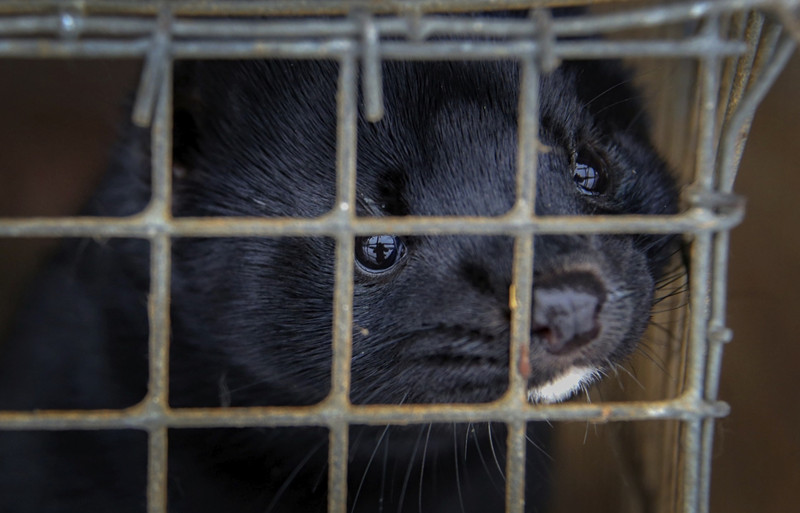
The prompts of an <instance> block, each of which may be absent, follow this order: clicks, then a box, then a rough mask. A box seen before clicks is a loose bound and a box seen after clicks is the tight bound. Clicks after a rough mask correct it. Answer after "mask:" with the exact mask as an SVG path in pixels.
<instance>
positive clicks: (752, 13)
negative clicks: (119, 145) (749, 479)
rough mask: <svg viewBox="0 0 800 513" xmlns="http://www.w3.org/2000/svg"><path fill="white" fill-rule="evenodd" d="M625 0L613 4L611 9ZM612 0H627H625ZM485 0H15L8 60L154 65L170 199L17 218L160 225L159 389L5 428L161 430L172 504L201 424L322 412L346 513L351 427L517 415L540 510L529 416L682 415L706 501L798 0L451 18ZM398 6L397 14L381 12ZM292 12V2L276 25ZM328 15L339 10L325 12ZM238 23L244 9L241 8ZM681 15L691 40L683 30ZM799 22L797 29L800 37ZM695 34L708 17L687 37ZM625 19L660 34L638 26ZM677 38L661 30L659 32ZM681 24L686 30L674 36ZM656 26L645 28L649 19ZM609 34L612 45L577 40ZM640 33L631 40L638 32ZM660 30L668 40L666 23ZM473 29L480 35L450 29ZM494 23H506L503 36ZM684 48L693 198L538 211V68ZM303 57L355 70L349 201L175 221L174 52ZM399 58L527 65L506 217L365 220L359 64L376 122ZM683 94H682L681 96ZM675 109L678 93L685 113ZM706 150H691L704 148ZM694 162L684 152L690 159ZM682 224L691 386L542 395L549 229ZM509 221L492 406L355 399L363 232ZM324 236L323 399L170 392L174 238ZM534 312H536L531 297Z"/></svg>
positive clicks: (113, 229)
mask: <svg viewBox="0 0 800 513" xmlns="http://www.w3.org/2000/svg"><path fill="white" fill-rule="evenodd" d="M564 3H573V2H559V1H551V2H546V1H545V2H536V1H532V2H524V1H501V2H492V7H493V8H496V7H531V6H534V7H538V6H542V5H558V4H564ZM601 3H604V4H605V3H607V2H601ZM608 3H610V2H608ZM482 6H484V3H483V2H480V1H477V0H476V1H471V2H453V1H447V0H438V1H434V0H431V1H423V2H402V1H395V2H384V3H376V2H348V1H345V0H343V1H328V2H323V1H313V0H307V1H303V2H280V1H278V2H214V1H186V2H174V3H167V4H162V3H161V2H124V1H104V2H99V1H98V2H94V1H91V0H85V1H81V2H74V3H72V2H49V1H38V2H15V1H12V2H5V3H2V4H0V57H2V58H15V57H27V58H78V57H80V58H94V57H113V58H144V59H145V68H144V71H143V73H142V76H141V82H140V86H139V89H138V93H137V97H136V102H135V106H134V110H133V119H134V122H135V123H137V124H139V125H142V126H151V127H152V149H153V151H152V184H153V185H152V198H151V202H150V204H149V206H148V207H147V209H146V210H145V211H143V212H142V213H140V214H138V215H135V216H131V217H128V218H101V217H93V218H86V217H61V218H14V219H11V218H8V219H0V236H2V237H44V236H47V237H66V236H81V237H83V236H102V237H136V238H145V239H148V240H149V241H150V244H151V280H150V283H151V285H150V286H151V291H150V303H149V309H148V311H149V319H150V382H149V393H148V395H147V397H146V398H145V399H144V400H143V401H142V402H141V403H140V404H138V405H136V406H134V407H131V408H129V409H125V410H120V411H34V412H0V429H4V430H20V429H26V430H63V429H115V428H117V429H118V428H120V427H125V428H136V429H140V430H144V431H146V432H147V433H148V434H149V441H150V442H149V469H148V509H149V511H150V512H152V513H157V512H162V511H165V510H166V465H167V451H166V447H167V443H168V437H167V430H168V429H169V428H186V427H242V426H297V425H316V426H324V427H327V428H328V429H329V433H330V443H329V463H330V464H329V478H328V479H329V488H328V490H329V499H328V500H329V502H328V507H329V511H331V512H337V513H341V512H344V511H345V507H346V506H345V505H346V499H347V482H346V479H347V453H348V443H349V441H348V427H349V426H350V425H351V424H373V425H382V424H392V423H422V422H475V421H484V420H492V421H498V422H503V423H506V424H507V425H508V427H509V430H508V455H509V457H508V459H507V468H506V475H507V476H508V480H507V483H506V486H507V488H506V505H507V511H508V512H521V511H523V502H524V460H525V451H526V443H525V425H526V422H528V421H535V420H586V421H591V422H608V421H618V420H619V421H622V420H626V421H636V420H653V419H674V420H677V421H679V422H680V424H681V435H680V436H681V441H680V444H678V447H677V448H676V450H677V451H678V452H679V453H680V455H679V456H680V457H679V458H678V460H679V461H680V465H681V468H680V469H679V474H680V476H679V482H678V486H679V487H680V491H679V497H680V501H681V504H680V508H681V510H682V511H685V512H690V511H705V510H706V509H707V503H708V487H709V481H710V450H711V444H712V433H713V421H714V419H715V418H716V417H719V416H722V415H725V414H726V413H727V411H728V407H727V405H726V404H725V403H722V402H720V401H718V400H717V397H716V396H717V383H718V378H719V368H720V359H721V352H722V347H723V345H724V342H726V341H727V340H728V339H729V338H730V333H729V331H728V330H727V329H726V327H725V315H724V312H725V274H726V262H727V248H728V231H729V230H730V229H731V228H732V227H733V226H735V225H736V224H737V223H739V222H740V220H741V219H742V215H743V209H742V203H741V201H739V200H738V198H736V197H735V196H733V195H732V194H731V193H732V187H733V181H734V178H735V170H736V167H737V164H738V160H739V157H740V155H741V151H742V146H743V142H744V139H745V136H746V134H747V128H748V126H749V122H750V119H751V118H752V116H753V114H754V111H755V107H756V106H757V104H758V102H759V100H760V99H761V98H762V97H763V95H764V94H765V92H766V89H767V88H768V87H769V85H770V84H771V82H772V81H773V80H774V78H775V77H776V75H777V73H778V72H779V71H780V69H781V68H782V66H783V64H784V63H785V62H786V60H787V59H788V57H789V55H790V54H791V52H792V50H793V48H794V45H795V43H794V40H793V37H792V34H791V31H792V30H793V26H792V25H791V24H792V23H793V22H792V18H791V17H790V16H789V14H788V13H790V12H791V8H793V7H795V6H796V2H790V1H783V2H779V1H768V0H733V1H728V2H685V3H678V4H667V5H651V6H648V7H644V8H638V9H636V10H633V9H631V8H628V7H627V6H625V5H622V6H621V8H616V9H614V10H604V11H603V13H598V14H594V13H587V14H579V15H575V16H567V17H563V18H556V19H553V18H552V17H550V16H549V15H548V14H547V13H546V12H543V11H534V13H535V15H533V16H531V17H529V18H528V19H507V18H504V17H503V16H498V17H496V18H492V19H489V20H476V19H474V18H464V17H459V16H448V17H443V16H439V15H438V14H437V13H438V12H439V11H454V10H456V11H462V10H473V9H477V8H480V7H482ZM378 14H380V16H377V15H378ZM274 15H284V16H285V15H291V16H293V17H292V18H284V19H281V20H280V21H275V20H273V19H272V18H271V17H272V16H274ZM321 15H324V16H325V17H324V18H321V17H319V16H321ZM223 16H227V17H223ZM676 26H677V27H680V28H681V30H679V31H678V32H680V35H679V36H677V37H676V36H669V35H663V36H662V35H660V34H662V33H663V34H670V30H668V29H670V28H672V29H674V28H675V27H676ZM787 26H788V28H789V30H787ZM686 27H691V29H690V30H688V31H687V28H686ZM626 31H644V33H648V34H650V36H648V37H643V38H639V37H637V38H631V36H630V35H629V32H626ZM659 31H662V32H659ZM674 32H675V31H674V30H673V31H672V33H674ZM639 33H641V32H639ZM596 34H601V35H605V36H607V38H604V39H601V40H597V39H591V40H587V39H580V38H578V39H571V38H572V37H574V36H586V35H596ZM619 34H621V35H619ZM653 34H659V35H656V36H653ZM434 36H459V37H462V38H463V37H467V38H476V39H475V40H470V41H465V40H452V39H451V40H447V39H446V38H444V39H441V38H440V39H431V38H433V37H434ZM492 36H503V37H502V38H497V39H492ZM632 57H636V58H647V59H663V58H670V59H675V58H680V59H683V60H686V61H687V62H690V63H691V65H692V66H693V67H694V69H695V70H696V72H695V73H696V74H695V76H696V84H697V85H696V87H695V86H694V84H691V85H690V86H689V87H690V88H691V91H693V94H692V96H690V97H688V98H686V100H685V102H686V104H687V105H688V107H686V109H685V115H683V116H680V117H679V122H680V123H682V124H684V125H689V130H686V131H685V132H686V133H688V134H690V137H687V138H686V139H685V140H680V141H679V140H671V141H669V142H668V143H667V144H666V147H667V152H668V153H670V152H671V153H673V154H674V155H681V156H683V157H684V161H683V162H680V164H681V166H682V167H683V172H684V173H685V175H687V176H690V177H691V180H692V185H691V187H689V188H688V191H689V192H688V194H687V195H686V198H685V199H686V202H685V203H686V208H685V209H684V210H683V211H682V212H681V213H680V214H677V215H674V216H653V217H642V216H595V217H588V218H587V217H577V216H575V217H570V216H564V217H537V216H536V215H535V214H534V203H535V200H536V198H535V195H534V194H533V191H535V186H534V184H535V179H536V152H535V148H536V145H535V144H531V143H530V142H531V141H535V140H536V135H537V133H538V115H537V112H538V105H537V94H538V84H539V76H540V74H541V73H546V72H547V71H548V70H550V69H552V67H553V66H555V65H556V64H557V63H558V61H559V60H562V59H573V58H632ZM205 58H231V59H254V58H292V59H329V60H335V61H337V62H338V63H339V84H338V88H339V91H338V96H337V105H338V108H337V121H338V123H337V125H338V128H337V201H336V203H335V207H334V208H333V210H332V211H331V212H329V213H328V214H327V215H325V216H322V217H320V218H316V219H276V218H270V219H261V218H202V219H201V218H173V217H172V214H171V196H172V194H171V167H172V164H171V138H170V133H171V112H172V80H171V78H172V77H171V63H172V61H173V60H175V59H205ZM384 59H438V60H441V59H452V60H466V59H484V60H486V59H489V60H490V59H512V60H516V61H518V62H519V63H520V65H521V69H522V80H521V84H520V90H521V106H520V114H519V136H518V137H519V142H520V143H519V144H518V147H519V150H518V151H519V154H518V158H517V162H518V180H517V184H518V187H517V201H516V204H515V206H514V208H513V209H512V210H511V211H510V212H508V213H507V214H506V215H504V216H501V217H494V218H477V217H476V218H461V217H459V218H455V217H441V218H439V217H404V218H361V217H357V216H356V215H355V209H354V208H353V206H354V204H355V201H354V199H355V172H356V149H355V140H356V137H355V136H356V115H357V111H358V109H359V105H358V103H357V89H358V86H359V83H358V80H359V73H358V67H359V64H360V65H361V69H362V73H361V77H360V78H361V80H362V81H363V83H362V87H363V89H364V98H365V99H364V109H365V112H366V114H367V117H368V118H370V119H372V120H376V119H379V118H380V116H381V114H382V102H381V79H380V62H381V61H382V60H384ZM673 100H674V98H673ZM673 108H674V106H673ZM687 155H689V156H690V157H689V158H688V159H685V156H687ZM676 158H679V157H673V160H675V159H676ZM596 232H605V233H607V232H619V233H682V234H685V235H686V236H688V237H689V238H691V240H692V249H691V269H692V273H691V287H690V299H689V309H690V312H691V317H690V319H689V323H688V330H687V331H688V335H687V340H686V351H687V355H686V358H685V361H684V362H683V363H682V365H683V368H684V371H685V375H686V380H685V386H683V387H682V388H681V390H680V391H679V393H678V394H677V395H676V396H675V397H674V398H670V399H664V400H657V401H627V402H600V403H592V404H581V403H576V402H572V403H566V404H555V405H531V404H528V402H527V400H526V395H525V390H524V388H525V386H524V385H525V384H524V379H523V377H522V376H521V375H520V372H519V365H517V362H516V361H515V360H516V359H517V358H519V355H520V354H521V352H520V351H519V350H518V349H519V348H521V347H522V345H523V344H527V343H528V341H527V335H526V334H527V333H528V332H529V329H528V326H529V323H530V307H529V305H530V302H531V294H530V291H531V288H532V274H533V270H532V265H533V258H534V255H533V237H534V234H546V233H596ZM373 233H393V234H410V233H413V234H449V233H459V234H464V233H468V234H504V235H510V236H513V237H515V240H516V244H515V254H514V271H513V277H514V285H515V286H514V291H515V294H516V296H515V297H514V300H515V301H514V304H516V305H518V307H517V308H515V309H514V311H513V317H512V341H511V351H510V355H511V362H510V369H509V371H510V387H509V390H508V392H507V394H506V395H505V396H504V397H503V398H501V399H500V400H497V401H495V402H493V403H489V404H459V405H404V406H383V405H369V406H366V405H353V404H351V403H350V401H349V386H350V358H351V346H350V344H351V332H352V316H351V309H352V295H353V275H352V273H353V266H352V261H353V255H354V247H353V241H354V236H356V235H369V234H373ZM284 235H295V236H312V235H317V236H318V235H325V236H329V237H332V238H334V239H335V241H336V248H337V250H336V275H335V276H336V281H335V289H334V331H333V341H332V346H333V355H334V357H333V368H332V388H331V391H330V394H329V396H328V397H327V399H326V400H324V401H323V402H321V403H320V404H317V405H314V406H309V407H250V408H229V409H214V408H187V409H184V408H182V409H172V408H170V406H169V403H168V380H169V376H168V354H169V351H168V348H169V332H170V328H169V326H170V319H169V308H168V305H169V300H170V299H169V298H170V290H169V283H170V268H171V260H170V259H171V240H172V238H173V237H196V236H202V237H222V236H225V237H230V236H284ZM526 305H527V306H526Z"/></svg>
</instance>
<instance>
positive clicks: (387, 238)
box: [355, 235, 406, 274]
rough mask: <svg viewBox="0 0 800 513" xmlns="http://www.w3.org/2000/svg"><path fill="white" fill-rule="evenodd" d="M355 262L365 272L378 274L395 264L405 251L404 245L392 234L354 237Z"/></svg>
mask: <svg viewBox="0 0 800 513" xmlns="http://www.w3.org/2000/svg"><path fill="white" fill-rule="evenodd" d="M355 249H356V262H357V263H358V265H359V267H361V269H362V270H363V271H365V272H368V273H372V274H379V273H383V272H386V271H388V270H389V269H391V268H392V267H393V266H394V265H396V264H397V263H398V262H399V261H400V260H402V258H403V256H404V255H405V253H406V245H405V244H404V243H403V241H402V240H400V238H399V237H395V236H394V235H371V236H369V237H356V248H355Z"/></svg>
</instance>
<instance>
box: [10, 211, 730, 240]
mask: <svg viewBox="0 0 800 513" xmlns="http://www.w3.org/2000/svg"><path fill="white" fill-rule="evenodd" d="M743 215H744V213H743V209H742V208H741V207H736V208H733V209H731V210H730V211H728V212H723V213H713V212H711V211H708V210H705V209H690V210H687V211H685V212H684V213H682V214H678V215H669V216H661V215H659V216H656V215H653V216H649V215H619V216H611V215H603V216H599V215H598V216H552V217H536V218H527V217H522V218H521V217H520V216H517V215H506V216H501V217H433V216H432V217H422V216H409V217H381V218H358V219H356V220H354V221H352V223H344V222H342V221H341V219H340V218H339V217H338V216H327V217H321V218H313V219H311V218H309V219H305V218H252V217H207V218H191V217H182V218H174V219H171V220H166V219H154V218H152V217H151V216H148V215H147V214H146V213H143V214H140V215H137V216H133V217H124V218H123V217H52V218H47V217H38V218H37V217H32V218H0V237H136V238H147V237H154V236H155V235H157V234H160V233H167V234H170V235H172V236H175V237H250V236H275V237H279V236H303V235H305V236H314V235H316V236H320V235H323V236H335V235H336V234H339V233H341V232H342V231H343V230H345V231H349V232H351V233H353V234H354V235H370V234H375V233H392V234H396V235H412V234H413V235H444V234H464V235H516V234H520V233H531V232H533V233H537V234H559V233H637V234H638V233H698V232H709V231H721V230H730V229H731V228H733V227H734V226H736V225H737V224H739V223H740V222H741V220H742V218H743Z"/></svg>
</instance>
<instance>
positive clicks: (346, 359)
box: [328, 47, 357, 513]
mask: <svg viewBox="0 0 800 513" xmlns="http://www.w3.org/2000/svg"><path fill="white" fill-rule="evenodd" d="M356 70H357V64H356V57H355V51H354V48H352V47H351V48H350V49H349V51H347V52H345V54H344V55H343V56H342V58H341V59H340V60H339V84H338V91H337V120H336V136H337V141H336V144H337V151H336V207H335V209H336V215H337V216H338V217H339V218H340V220H341V221H342V224H341V226H342V231H341V232H340V233H338V234H337V236H336V267H335V275H334V298H333V307H334V316H333V365H332V369H331V394H330V397H329V401H330V403H329V404H330V406H331V407H332V408H333V409H334V410H335V411H336V412H338V413H340V414H341V413H343V412H346V411H347V409H348V408H349V405H350V361H351V357H352V331H353V330H352V325H353V308H352V307H353V258H354V245H355V242H354V239H353V233H352V229H351V227H352V222H353V218H354V215H355V197H356V192H355V190H356V127H357V90H356V78H357V73H356ZM329 429H330V434H329V436H330V438H329V440H330V445H329V447H328V464H329V472H328V511H329V512H330V513H345V511H346V507H347V453H348V444H349V440H348V435H349V433H348V429H349V424H348V422H347V419H346V418H342V417H340V416H337V418H336V420H335V421H331V423H330V424H329Z"/></svg>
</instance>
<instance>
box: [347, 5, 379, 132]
mask: <svg viewBox="0 0 800 513" xmlns="http://www.w3.org/2000/svg"><path fill="white" fill-rule="evenodd" d="M354 15H355V17H356V19H357V20H358V24H359V26H360V29H361V46H362V51H361V80H362V87H363V89H364V111H365V115H366V118H367V120H368V121H371V122H373V123H374V122H377V121H380V120H381V119H382V118H383V113H384V108H383V75H382V72H381V54H380V46H379V45H380V33H379V31H378V26H377V25H376V23H375V19H374V18H373V17H372V15H371V14H370V13H369V12H367V11H357V12H355V13H354Z"/></svg>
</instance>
